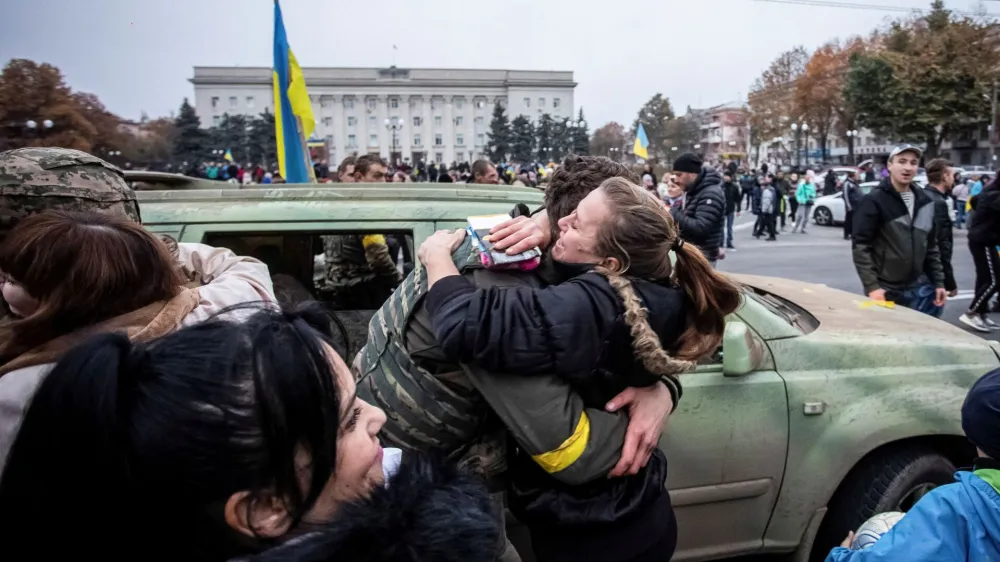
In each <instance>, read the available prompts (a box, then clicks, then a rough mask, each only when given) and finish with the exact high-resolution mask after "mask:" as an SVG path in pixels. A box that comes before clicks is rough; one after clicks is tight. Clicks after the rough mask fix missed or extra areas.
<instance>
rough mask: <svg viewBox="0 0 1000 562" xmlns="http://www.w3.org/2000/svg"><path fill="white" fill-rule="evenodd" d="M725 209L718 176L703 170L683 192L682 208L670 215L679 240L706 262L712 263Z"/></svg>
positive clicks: (716, 249)
mask: <svg viewBox="0 0 1000 562" xmlns="http://www.w3.org/2000/svg"><path fill="white" fill-rule="evenodd" d="M758 185H759V184H758ZM725 209H726V196H725V194H724V193H723V192H722V176H720V175H719V172H716V171H715V170H714V169H712V168H705V169H703V170H702V171H701V173H700V174H698V178H697V179H696V180H695V181H694V184H693V185H692V186H691V187H689V188H688V189H687V196H686V197H685V202H684V208H678V207H674V208H673V209H671V210H670V212H671V214H673V217H674V220H675V221H677V226H678V227H680V229H681V238H683V239H684V240H685V241H687V242H690V243H691V244H694V245H695V246H698V248H700V249H701V251H702V253H703V254H705V257H706V258H708V259H710V260H716V259H718V258H719V247H720V246H722V235H723V225H724V222H725V215H724V211H725Z"/></svg>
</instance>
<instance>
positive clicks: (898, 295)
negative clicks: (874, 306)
mask: <svg viewBox="0 0 1000 562" xmlns="http://www.w3.org/2000/svg"><path fill="white" fill-rule="evenodd" d="M936 296H937V291H936V290H935V287H934V285H933V284H932V283H930V282H929V281H928V280H927V279H926V278H921V279H920V280H919V281H917V282H916V283H914V284H913V285H910V286H909V287H907V288H906V289H904V290H903V291H886V292H885V300H888V301H893V302H895V303H896V304H898V305H899V306H905V307H906V308H912V309H913V310H916V311H917V312H922V313H924V314H929V315H931V316H933V317H934V318H941V313H942V312H944V307H943V306H936V305H935V304H934V298H935V297H936Z"/></svg>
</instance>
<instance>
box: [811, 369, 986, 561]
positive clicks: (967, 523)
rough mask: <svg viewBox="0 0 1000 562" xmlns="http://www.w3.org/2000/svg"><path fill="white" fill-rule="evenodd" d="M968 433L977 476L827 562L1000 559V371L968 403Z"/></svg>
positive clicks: (944, 489)
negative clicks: (976, 454)
mask: <svg viewBox="0 0 1000 562" xmlns="http://www.w3.org/2000/svg"><path fill="white" fill-rule="evenodd" d="M962 430H963V431H965V435H966V437H968V438H969V440H970V441H972V443H973V444H974V445H975V446H976V447H977V449H978V451H979V455H980V456H979V458H977V459H976V461H975V466H974V468H973V471H972V472H964V471H960V472H959V473H958V474H956V475H955V479H956V480H957V482H955V483H954V484H948V485H947V486H940V487H938V488H936V489H935V490H933V491H931V492H930V493H929V494H927V495H926V496H924V497H923V498H921V500H920V501H918V502H917V503H916V505H914V506H913V508H912V509H910V511H909V512H908V513H907V514H906V517H903V518H902V519H901V520H900V521H899V523H897V524H896V525H895V526H894V527H893V528H892V529H890V530H889V532H887V533H886V534H884V535H882V538H880V539H879V540H878V541H877V542H876V543H875V544H874V545H872V546H871V547H870V548H868V549H866V550H850V549H848V548H846V547H847V546H848V545H850V544H851V540H853V538H854V533H853V532H852V533H850V534H849V535H848V536H847V540H845V541H844V543H843V544H842V545H841V546H839V547H837V548H834V549H833V550H832V551H831V552H830V555H829V556H827V558H826V562H872V561H878V562H881V561H890V560H893V561H896V560H905V561H906V562H923V561H927V562H931V561H934V562H939V561H948V560H963V561H968V562H986V561H988V560H992V561H996V560H1000V492H998V490H1000V461H998V460H996V459H1000V369H995V370H993V371H990V372H989V373H987V374H985V375H983V377H982V378H981V379H979V380H978V381H976V384H974V385H972V388H971V389H970V390H969V394H968V396H966V398H965V404H963V405H962Z"/></svg>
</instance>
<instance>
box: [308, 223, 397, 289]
mask: <svg viewBox="0 0 1000 562" xmlns="http://www.w3.org/2000/svg"><path fill="white" fill-rule="evenodd" d="M323 254H324V258H325V260H326V278H325V279H324V282H323V286H324V287H325V288H326V289H329V290H334V291H335V290H337V289H339V288H343V287H353V286H355V285H359V284H361V283H364V282H367V281H371V280H372V279H374V278H375V277H388V278H392V279H394V280H395V281H397V282H398V281H399V278H400V273H399V270H398V269H396V262H395V260H394V259H393V257H392V256H391V255H390V254H389V246H388V245H387V244H386V240H385V236H383V235H381V234H369V235H366V236H362V235H359V234H336V235H328V236H323Z"/></svg>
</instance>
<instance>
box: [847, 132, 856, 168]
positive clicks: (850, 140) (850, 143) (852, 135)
mask: <svg viewBox="0 0 1000 562" xmlns="http://www.w3.org/2000/svg"><path fill="white" fill-rule="evenodd" d="M856 138H858V131H856V130H854V129H852V130H850V131H847V160H848V161H849V162H850V163H851V166H853V165H855V159H854V140H855V139H856Z"/></svg>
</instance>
